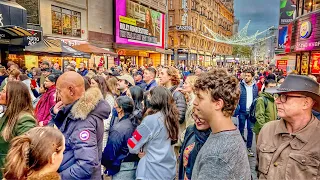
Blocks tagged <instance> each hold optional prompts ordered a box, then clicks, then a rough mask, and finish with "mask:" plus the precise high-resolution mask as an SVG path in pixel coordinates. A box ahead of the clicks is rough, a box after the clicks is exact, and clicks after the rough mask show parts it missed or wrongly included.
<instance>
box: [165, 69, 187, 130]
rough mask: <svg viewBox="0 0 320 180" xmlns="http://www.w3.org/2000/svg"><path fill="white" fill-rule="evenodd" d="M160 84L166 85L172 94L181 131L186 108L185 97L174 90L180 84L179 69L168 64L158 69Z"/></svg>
mask: <svg viewBox="0 0 320 180" xmlns="http://www.w3.org/2000/svg"><path fill="white" fill-rule="evenodd" d="M159 77H160V84H161V85H162V86H164V87H166V88H167V89H168V90H169V91H170V92H171V93H172V96H173V99H174V101H175V103H176V106H177V108H178V110H179V123H180V126H184V128H183V127H181V128H180V131H181V132H183V131H184V130H185V123H184V122H185V114H186V109H187V104H186V99H185V97H184V95H183V94H182V93H181V92H179V91H176V89H177V88H178V85H179V84H180V76H179V71H178V70H177V69H175V68H174V67H172V66H168V67H165V68H162V69H161V71H160V75H159Z"/></svg>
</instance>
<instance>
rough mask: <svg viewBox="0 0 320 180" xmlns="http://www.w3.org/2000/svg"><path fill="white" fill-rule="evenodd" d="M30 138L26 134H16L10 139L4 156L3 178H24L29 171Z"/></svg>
mask: <svg viewBox="0 0 320 180" xmlns="http://www.w3.org/2000/svg"><path fill="white" fill-rule="evenodd" d="M30 144H31V139H30V138H29V137H28V136H27V135H22V136H18V137H16V138H14V139H12V141H11V148H10V151H9V153H8V155H7V158H6V166H5V167H6V168H5V173H4V177H5V179H17V180H25V179H26V178H27V176H28V172H29V169H30V168H29V153H30Z"/></svg>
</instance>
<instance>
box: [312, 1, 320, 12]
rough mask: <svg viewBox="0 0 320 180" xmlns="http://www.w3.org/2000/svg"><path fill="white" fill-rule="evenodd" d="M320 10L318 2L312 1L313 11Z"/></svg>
mask: <svg viewBox="0 0 320 180" xmlns="http://www.w3.org/2000/svg"><path fill="white" fill-rule="evenodd" d="M319 9H320V0H313V8H312V10H313V11H316V10H319Z"/></svg>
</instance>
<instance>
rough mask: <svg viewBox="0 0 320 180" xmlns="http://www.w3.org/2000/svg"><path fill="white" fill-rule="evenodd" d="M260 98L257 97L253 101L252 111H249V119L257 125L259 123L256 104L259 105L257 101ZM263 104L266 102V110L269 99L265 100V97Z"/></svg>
mask: <svg viewBox="0 0 320 180" xmlns="http://www.w3.org/2000/svg"><path fill="white" fill-rule="evenodd" d="M259 98H260V97H257V98H255V99H254V100H253V102H252V104H251V106H250V111H249V117H248V119H249V120H250V122H251V123H253V124H255V123H256V122H257V119H256V104H257V100H258V99H259ZM262 99H263V102H264V107H265V108H266V107H267V106H268V101H267V98H265V97H264V96H262Z"/></svg>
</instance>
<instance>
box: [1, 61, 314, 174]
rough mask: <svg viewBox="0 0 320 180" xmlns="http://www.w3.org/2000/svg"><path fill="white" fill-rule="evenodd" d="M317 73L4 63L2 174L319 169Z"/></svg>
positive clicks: (294, 171) (301, 171) (304, 171)
mask: <svg viewBox="0 0 320 180" xmlns="http://www.w3.org/2000/svg"><path fill="white" fill-rule="evenodd" d="M316 80H317V79H316V78H315V77H314V76H309V77H308V76H302V75H296V73H295V72H293V73H292V74H290V75H286V74H284V73H283V72H282V71H279V70H276V69H275V68H273V67H270V68H269V67H267V68H266V67H250V66H246V67H241V66H238V67H232V68H226V69H225V68H213V67H208V68H204V67H200V66H194V67H187V66H185V65H183V64H179V65H178V66H157V67H153V66H151V65H150V66H142V67H139V68H138V67H136V66H134V65H121V66H113V67H111V68H110V69H106V68H105V67H103V66H99V67H97V68H95V69H88V68H86V65H85V64H84V63H80V64H78V66H77V64H76V63H75V62H71V63H70V64H69V65H68V66H67V67H65V68H64V69H63V71H62V69H61V68H60V66H59V64H57V63H55V64H51V62H48V61H43V62H42V63H41V65H40V67H39V68H37V67H36V68H32V69H31V70H27V69H26V68H21V69H20V67H19V66H18V65H17V64H15V63H13V62H9V63H8V65H7V67H0V83H1V87H0V90H1V92H0V105H1V106H0V131H1V135H0V158H1V159H0V168H1V170H2V171H1V177H0V178H4V179H8V180H9V179H18V180H25V179H31V180H33V179H34V180H40V179H108V178H112V179H114V180H117V179H128V180H131V179H152V180H153V179H165V180H167V179H171V180H172V179H183V180H187V179H199V180H200V179H204V180H205V179H244V180H249V179H252V178H259V179H317V178H318V176H319V175H318V174H319V164H320V154H319V152H320V151H319V148H318V147H320V144H318V143H319V142H318V138H317V137H318V133H319V132H320V131H318V128H319V127H320V125H319V123H320V122H319V120H318V117H319V114H320V113H319V112H320V105H319V104H320V93H319V84H318V83H317V81H316ZM234 119H236V122H235V120H234ZM245 132H247V136H246V137H245ZM254 135H255V136H254ZM254 139H256V144H257V146H256V151H255V150H254V149H253V148H254V147H252V146H253V144H254V143H253V141H254ZM255 152H256V153H255ZM254 157H256V158H257V169H256V170H257V172H258V173H257V174H258V177H253V174H252V169H250V163H249V158H254Z"/></svg>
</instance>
